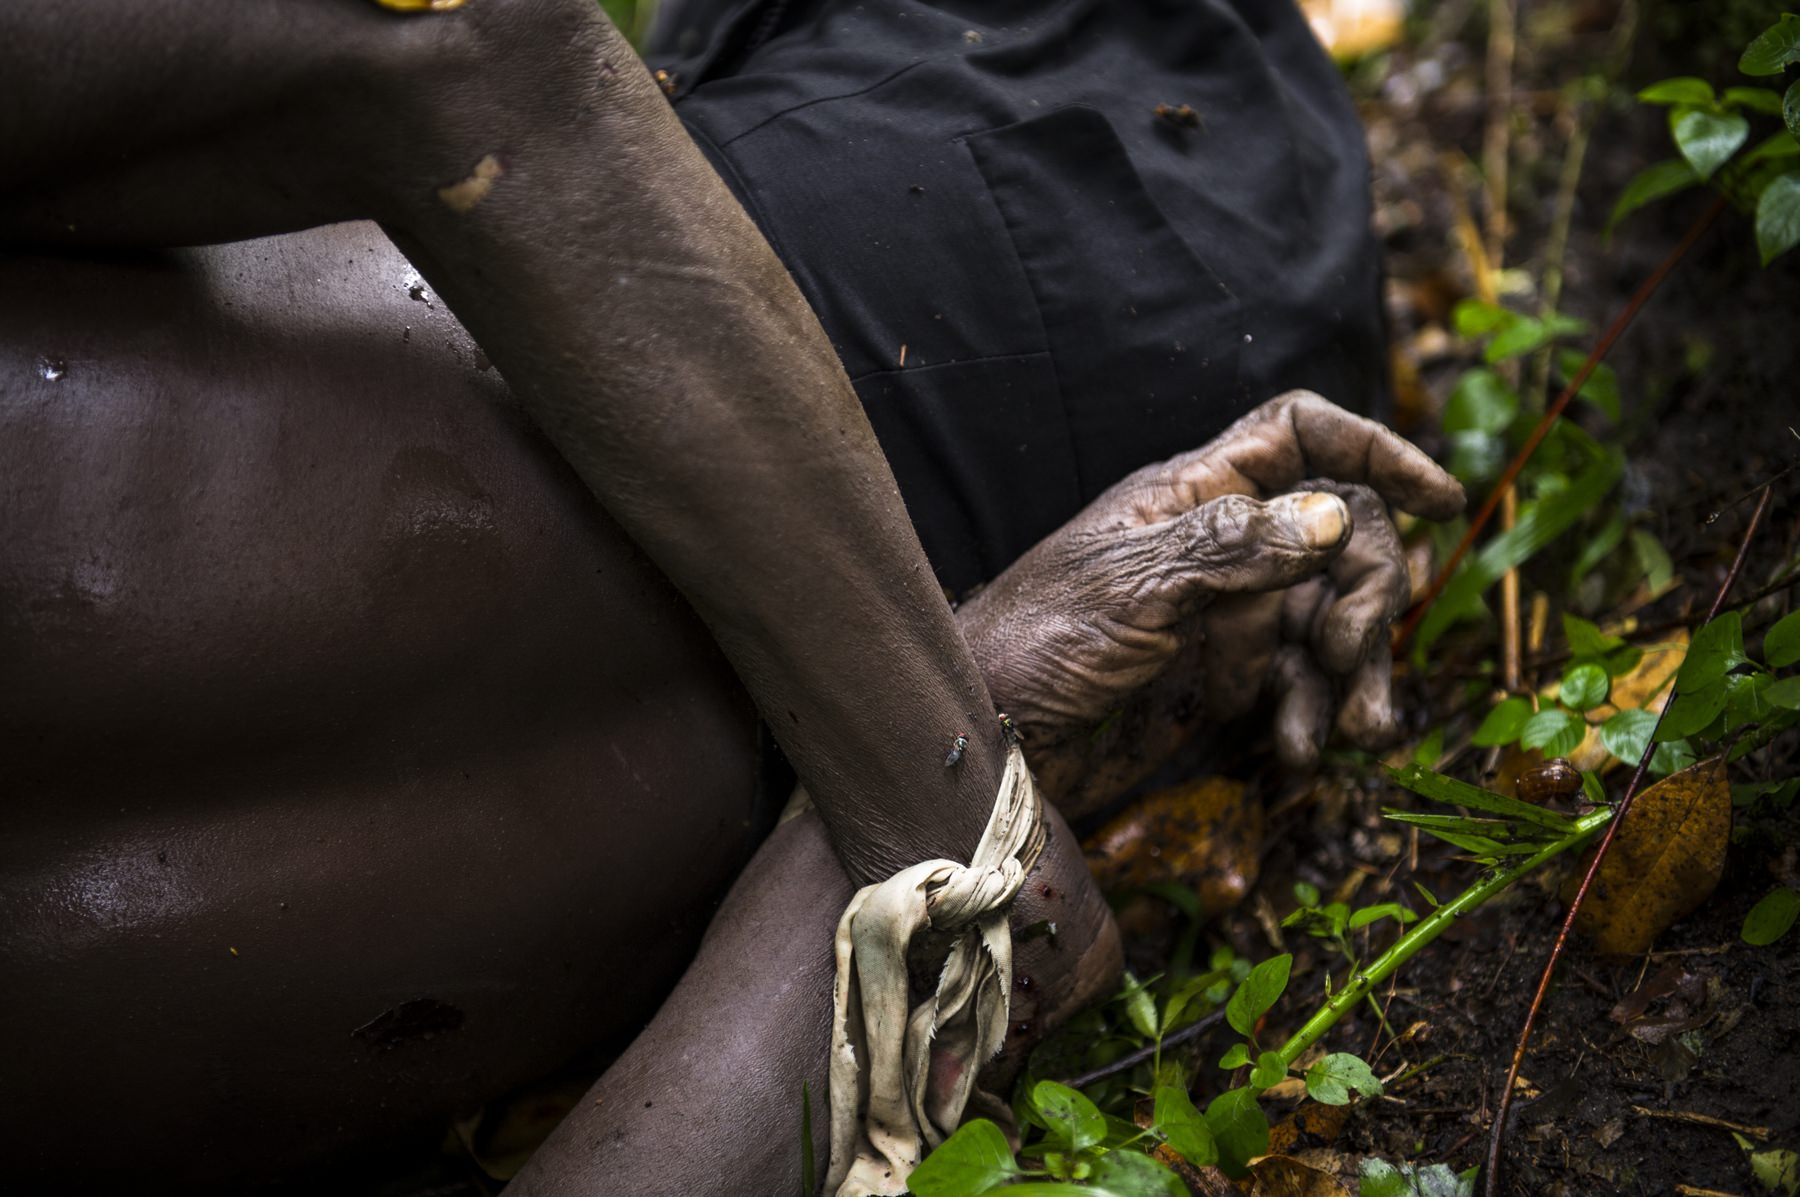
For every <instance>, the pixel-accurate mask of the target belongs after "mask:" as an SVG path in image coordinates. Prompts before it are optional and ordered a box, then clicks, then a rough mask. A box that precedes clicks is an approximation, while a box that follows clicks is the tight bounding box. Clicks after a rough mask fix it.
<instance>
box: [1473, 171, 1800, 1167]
mask: <svg viewBox="0 0 1800 1197" xmlns="http://www.w3.org/2000/svg"><path fill="white" fill-rule="evenodd" d="M1716 206H1717V205H1715V207H1716ZM1773 493H1774V492H1773V491H1772V490H1770V489H1769V488H1768V487H1767V486H1765V487H1764V488H1763V493H1762V500H1761V501H1760V502H1758V503H1757V505H1756V511H1755V512H1754V513H1753V514H1752V515H1751V516H1750V525H1749V526H1748V527H1747V528H1745V529H1744V538H1743V540H1742V541H1740V542H1739V544H1738V551H1737V557H1736V558H1735V559H1734V560H1733V561H1732V563H1731V571H1730V572H1729V573H1727V574H1726V575H1725V581H1724V582H1723V583H1722V584H1721V585H1720V586H1719V592H1718V594H1716V595H1714V596H1713V601H1712V607H1711V609H1710V610H1708V611H1707V613H1706V621H1707V622H1711V621H1712V619H1713V617H1714V616H1716V615H1717V614H1718V613H1719V608H1721V607H1723V606H1724V605H1725V597H1726V595H1728V594H1730V593H1731V586H1732V583H1734V582H1736V581H1737V577H1738V574H1739V573H1740V572H1741V571H1742V570H1743V568H1744V558H1745V557H1746V556H1747V555H1748V554H1749V552H1750V541H1751V540H1752V538H1754V537H1755V536H1756V528H1757V525H1759V524H1761V523H1762V518H1763V513H1764V512H1766V511H1767V510H1768V509H1769V498H1770V496H1771V495H1772V494H1773ZM1673 705H1674V694H1673V693H1671V694H1670V701H1669V702H1667V703H1664V704H1663V708H1662V710H1660V711H1658V712H1657V713H1656V722H1655V723H1654V724H1652V725H1651V728H1650V737H1649V739H1648V740H1646V741H1645V742H1644V753H1643V755H1642V756H1641V757H1639V758H1638V763H1637V769H1636V770H1635V771H1634V772H1633V773H1632V775H1631V782H1630V784H1629V785H1627V786H1626V787H1625V796H1624V797H1623V798H1621V799H1619V805H1618V807H1617V808H1616V809H1615V811H1614V813H1613V818H1612V820H1611V821H1610V822H1609V823H1608V824H1607V825H1606V833H1605V834H1604V835H1602V836H1601V837H1600V845H1599V847H1597V848H1595V849H1594V859H1593V860H1592V861H1591V862H1589V864H1588V869H1587V873H1586V874H1585V875H1584V876H1583V877H1582V879H1581V888H1580V889H1578V890H1576V891H1575V900H1574V901H1572V902H1570V903H1569V910H1568V913H1567V914H1565V915H1564V916H1563V923H1562V927H1561V929H1560V930H1558V931H1557V933H1556V942H1555V943H1554V944H1552V945H1551V947H1550V958H1549V959H1548V960H1546V961H1545V962H1544V971H1543V973H1542V975H1540V976H1539V977H1538V986H1537V992H1536V993H1535V994H1533V995H1532V998H1531V1007H1530V1009H1528V1010H1527V1011H1526V1012H1525V1025H1524V1026H1523V1027H1521V1028H1520V1029H1519V1039H1518V1042H1517V1043H1516V1044H1515V1045H1514V1046H1513V1056H1512V1065H1511V1067H1509V1068H1508V1069H1507V1072H1506V1083H1505V1084H1503V1085H1501V1086H1500V1104H1499V1107H1498V1109H1496V1110H1495V1112H1494V1124H1493V1127H1492V1129H1491V1130H1490V1131H1489V1133H1488V1155H1487V1168H1486V1169H1485V1171H1486V1175H1485V1176H1484V1177H1483V1179H1482V1191H1483V1192H1484V1193H1485V1194H1486V1195H1487V1197H1498V1194H1499V1192H1500V1151H1501V1148H1502V1147H1504V1146H1505V1143H1506V1113H1507V1110H1508V1109H1510V1108H1511V1106H1512V1095H1513V1083H1514V1082H1515V1081H1517V1080H1518V1077H1519V1067H1520V1065H1522V1064H1523V1063H1524V1062H1525V1049H1526V1047H1527V1046H1528V1045H1529V1044H1530V1042H1531V1031H1532V1028H1533V1027H1534V1026H1535V1025H1536V1024H1537V1016H1538V1011H1539V1010H1540V1009H1542V1008H1543V1005H1544V997H1545V995H1547V994H1548V993H1549V992H1550V979H1551V977H1553V976H1554V975H1555V973H1556V964H1557V961H1559V960H1561V959H1562V954H1563V949H1564V948H1565V947H1566V946H1567V944H1568V942H1569V932H1570V931H1571V930H1573V929H1574V926H1575V916H1576V915H1578V914H1580V913H1581V904H1582V902H1584V901H1585V900H1586V899H1587V895H1588V890H1589V889H1591V888H1592V887H1593V884H1594V878H1595V877H1596V876H1598V875H1599V872H1600V862H1601V861H1603V860H1605V859H1606V851H1607V849H1608V848H1610V847H1611V846H1612V842H1613V839H1614V838H1615V837H1616V836H1617V835H1618V833H1619V825H1620V824H1622V823H1623V822H1624V821H1625V816H1626V815H1628V814H1630V813H1631V804H1632V802H1633V801H1634V800H1635V799H1636V798H1637V795H1638V788H1639V787H1640V786H1642V785H1643V784H1644V777H1645V776H1646V775H1647V774H1648V773H1649V772H1650V758H1651V757H1652V756H1654V755H1655V754H1656V748H1657V743H1656V732H1657V729H1658V728H1660V727H1661V726H1662V721H1663V718H1664V716H1666V715H1667V714H1668V713H1669V708H1670V707H1671V706H1673Z"/></svg>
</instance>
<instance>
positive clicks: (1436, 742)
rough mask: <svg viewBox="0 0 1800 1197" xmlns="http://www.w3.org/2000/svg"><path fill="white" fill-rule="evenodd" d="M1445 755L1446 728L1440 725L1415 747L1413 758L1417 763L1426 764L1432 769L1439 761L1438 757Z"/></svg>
mask: <svg viewBox="0 0 1800 1197" xmlns="http://www.w3.org/2000/svg"><path fill="white" fill-rule="evenodd" d="M1443 755H1444V729H1443V727H1442V725H1440V726H1438V727H1434V728H1432V729H1431V731H1429V732H1428V733H1426V736H1425V738H1424V739H1423V740H1420V741H1419V746H1418V747H1417V748H1415V749H1413V758H1412V759H1413V762H1414V763H1415V764H1419V765H1424V766H1425V767H1426V768H1427V769H1430V768H1432V767H1433V766H1435V765H1436V764H1437V763H1438V759H1439V758H1440V757H1442V756H1443Z"/></svg>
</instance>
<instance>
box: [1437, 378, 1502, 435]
mask: <svg viewBox="0 0 1800 1197" xmlns="http://www.w3.org/2000/svg"><path fill="white" fill-rule="evenodd" d="M1518 414H1519V396H1518V394H1517V393H1516V392H1514V391H1513V389H1512V388H1511V387H1510V386H1507V385H1506V382H1505V380H1504V379H1502V378H1501V377H1500V376H1499V375H1498V374H1496V373H1494V372H1493V371H1492V370H1480V369H1476V370H1469V371H1467V372H1466V373H1464V374H1463V376H1462V377H1461V378H1460V379H1458V380H1457V383H1456V389H1455V390H1454V391H1452V392H1450V398H1449V400H1448V401H1447V402H1446V403H1445V404H1444V431H1445V432H1485V433H1488V434H1490V435H1494V434H1498V433H1501V432H1505V431H1506V430H1507V429H1508V428H1509V427H1511V426H1512V422H1513V419H1514V418H1515V417H1517V416H1518Z"/></svg>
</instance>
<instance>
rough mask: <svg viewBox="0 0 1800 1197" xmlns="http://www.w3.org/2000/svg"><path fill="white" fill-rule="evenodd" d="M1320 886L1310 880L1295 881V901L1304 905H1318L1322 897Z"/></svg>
mask: <svg viewBox="0 0 1800 1197" xmlns="http://www.w3.org/2000/svg"><path fill="white" fill-rule="evenodd" d="M1322 896H1323V895H1321V894H1320V893H1319V887H1318V886H1316V885H1314V884H1313V883H1312V882H1310V881H1296V882H1294V901H1296V902H1298V903H1300V905H1302V906H1317V905H1318V904H1319V899H1320V898H1321V897H1322Z"/></svg>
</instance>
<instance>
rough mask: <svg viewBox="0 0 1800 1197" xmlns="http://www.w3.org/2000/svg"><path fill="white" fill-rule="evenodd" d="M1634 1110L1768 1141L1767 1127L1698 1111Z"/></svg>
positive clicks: (1636, 1107)
mask: <svg viewBox="0 0 1800 1197" xmlns="http://www.w3.org/2000/svg"><path fill="white" fill-rule="evenodd" d="M1631 1108H1632V1109H1633V1110H1635V1111H1636V1112H1638V1113H1639V1114H1642V1115H1643V1116H1644V1117H1646V1118H1666V1119H1668V1120H1669V1121H1670V1122H1691V1123H1693V1124H1694V1125H1695V1126H1710V1127H1712V1128H1713V1129H1715V1130H1724V1131H1731V1132H1733V1133H1735V1134H1740V1135H1749V1136H1750V1137H1751V1138H1752V1139H1766V1138H1768V1137H1769V1128H1768V1127H1766V1126H1746V1125H1745V1124H1744V1123H1742V1122H1732V1121H1729V1120H1728V1119H1724V1118H1715V1117H1713V1116H1712V1115H1711V1114H1702V1113H1700V1112H1699V1111H1698V1110H1652V1109H1647V1108H1645V1107H1644V1106H1632V1107H1631Z"/></svg>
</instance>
